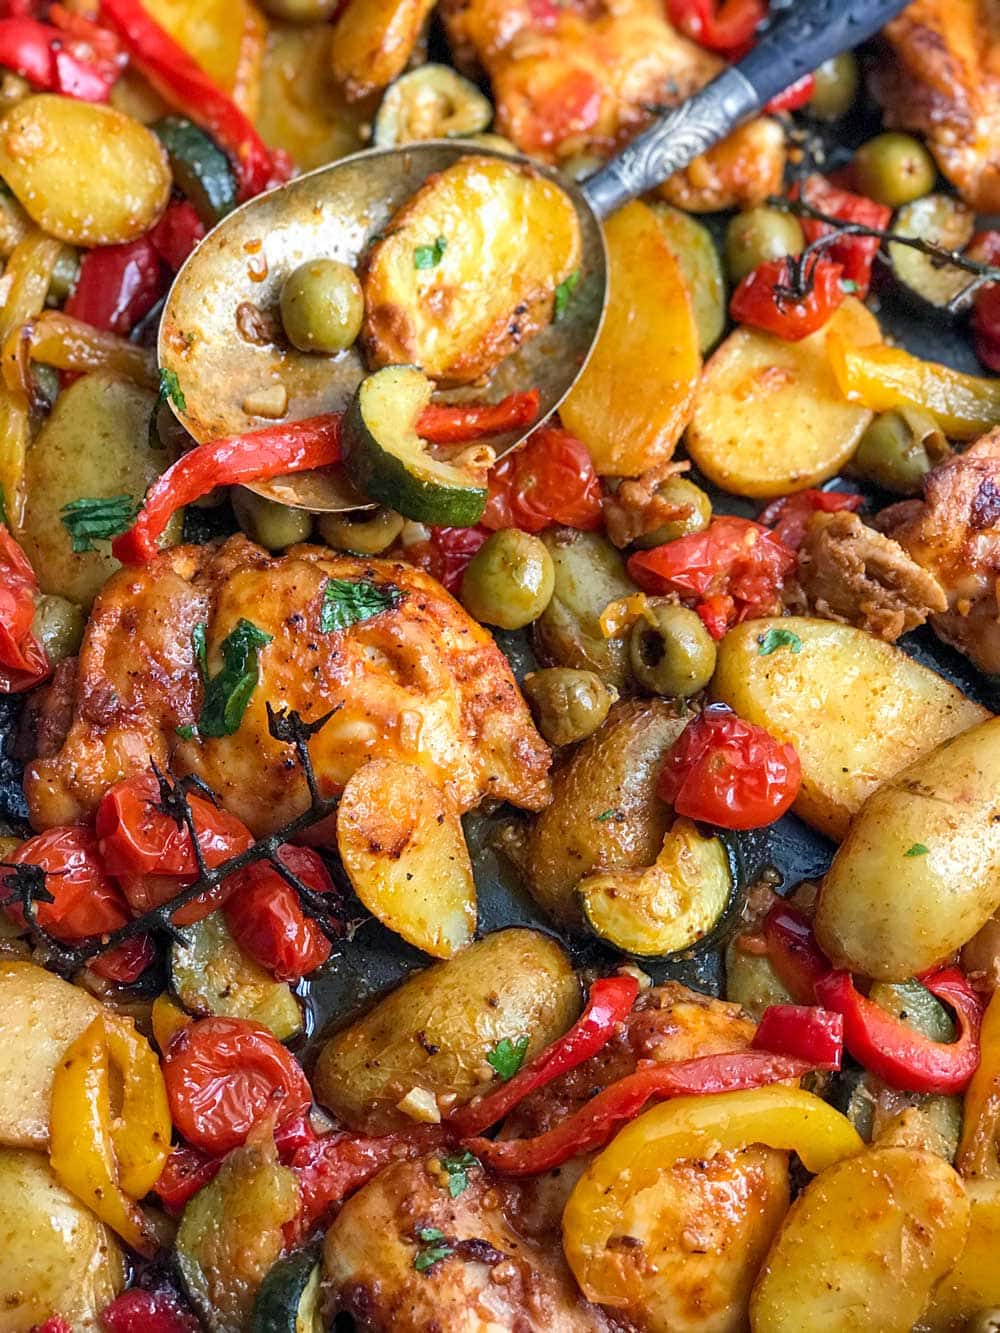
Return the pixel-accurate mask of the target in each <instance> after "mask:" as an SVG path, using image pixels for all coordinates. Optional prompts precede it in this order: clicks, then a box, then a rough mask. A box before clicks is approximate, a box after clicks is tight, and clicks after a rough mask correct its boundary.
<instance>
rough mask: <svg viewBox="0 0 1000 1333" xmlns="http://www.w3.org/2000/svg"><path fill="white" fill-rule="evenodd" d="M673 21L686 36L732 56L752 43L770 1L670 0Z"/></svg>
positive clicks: (670, 16)
mask: <svg viewBox="0 0 1000 1333" xmlns="http://www.w3.org/2000/svg"><path fill="white" fill-rule="evenodd" d="M667 14H668V16H669V18H670V22H671V23H672V24H673V25H674V27H675V28H676V29H677V30H678V32H682V33H683V34H684V36H685V37H689V38H690V39H691V41H693V42H697V43H698V45H699V46H704V47H706V48H707V49H708V50H709V51H718V52H719V54H720V55H724V56H729V57H731V58H734V57H737V56H740V55H742V54H743V53H744V52H745V51H746V50H747V49H748V48H749V47H750V45H751V43H752V41H753V38H754V34H755V33H756V31H757V28H758V25H759V24H760V23H761V21H762V20H763V19H764V18H765V17H766V16H767V3H766V0H667Z"/></svg>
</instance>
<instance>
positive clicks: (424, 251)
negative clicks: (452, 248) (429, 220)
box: [413, 236, 448, 268]
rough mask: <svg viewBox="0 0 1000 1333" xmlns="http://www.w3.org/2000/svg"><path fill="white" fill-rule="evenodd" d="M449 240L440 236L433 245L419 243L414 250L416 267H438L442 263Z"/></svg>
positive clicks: (414, 264) (414, 265)
mask: <svg viewBox="0 0 1000 1333" xmlns="http://www.w3.org/2000/svg"><path fill="white" fill-rule="evenodd" d="M447 244H448V242H447V241H446V240H445V238H444V237H443V236H439V237H438V238H437V240H436V241H435V242H434V244H433V245H418V246H417V248H416V249H415V250H414V252H413V267H414V268H436V267H437V265H438V264H440V262H441V260H442V258H443V256H444V251H445V246H447Z"/></svg>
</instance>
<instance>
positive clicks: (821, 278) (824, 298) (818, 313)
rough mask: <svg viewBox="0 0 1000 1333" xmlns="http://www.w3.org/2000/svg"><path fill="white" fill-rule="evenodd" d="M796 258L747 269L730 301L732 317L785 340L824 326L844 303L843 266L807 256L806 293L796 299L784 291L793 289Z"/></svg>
mask: <svg viewBox="0 0 1000 1333" xmlns="http://www.w3.org/2000/svg"><path fill="white" fill-rule="evenodd" d="M794 262H795V261H794V260H792V259H769V260H767V262H766V263H763V264H758V266H757V267H756V268H755V269H754V270H753V272H751V273H748V274H747V275H746V277H745V278H744V279H743V280H742V282H741V283H740V285H739V286H738V287H737V288H736V290H735V291H734V292H733V295H732V298H731V300H730V302H729V313H730V315H731V316H732V318H733V319H734V320H736V322H737V323H738V324H749V325H750V326H751V327H753V328H755V329H763V330H764V332H765V333H773V334H775V335H776V336H777V337H779V338H784V339H785V340H786V342H799V341H800V339H802V338H807V337H808V336H809V334H810V333H815V332H816V330H817V329H821V328H822V327H823V325H824V324H825V323H826V321H827V320H828V319H829V318H830V316H831V315H832V314H833V312H834V311H835V310H836V309H837V307H838V306H839V305H841V304H842V303H843V300H844V296H845V292H844V289H843V288H842V287H841V285H840V278H841V275H842V273H843V271H844V270H843V269H842V267H841V266H840V264H835V263H834V262H833V260H832V259H823V258H811V259H807V260H806V261H805V270H804V275H803V276H804V283H805V294H804V296H803V297H802V298H801V300H796V299H794V298H793V297H790V296H786V295H784V294H783V293H784V292H785V291H786V290H788V289H794V269H793V265H794Z"/></svg>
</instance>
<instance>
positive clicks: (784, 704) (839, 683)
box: [712, 616, 989, 841]
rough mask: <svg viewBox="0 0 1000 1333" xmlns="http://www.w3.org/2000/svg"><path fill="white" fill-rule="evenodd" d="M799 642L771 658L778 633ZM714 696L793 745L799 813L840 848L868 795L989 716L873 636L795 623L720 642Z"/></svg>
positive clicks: (743, 631) (763, 624)
mask: <svg viewBox="0 0 1000 1333" xmlns="http://www.w3.org/2000/svg"><path fill="white" fill-rule="evenodd" d="M772 629H781V630H782V631H784V632H785V633H787V634H792V635H794V641H793V642H792V643H790V644H786V645H785V646H783V647H781V648H778V649H776V650H775V651H773V652H770V653H766V654H762V653H761V647H762V643H763V640H764V638H765V636H766V635H767V633H768V631H769V630H772ZM712 693H713V694H714V696H715V698H716V699H719V700H721V702H722V703H726V704H728V705H729V706H730V708H732V709H733V710H734V712H737V713H739V715H740V717H743V718H746V720H747V721H748V722H754V723H756V724H757V725H758V726H761V727H765V728H766V729H767V730H768V731H770V732H771V733H772V734H773V735H775V736H777V737H778V738H779V739H781V740H783V741H791V742H792V744H793V745H794V746H795V748H796V750H797V751H798V755H799V758H800V759H801V761H802V790H801V792H800V793H799V796H798V799H797V800H796V802H795V812H796V814H798V815H800V816H801V817H802V818H803V819H804V820H805V821H806V822H807V823H808V824H812V825H813V827H814V828H818V829H819V830H820V831H821V832H822V833H825V834H827V836H828V837H831V838H835V839H836V840H837V841H840V839H842V838H843V837H845V835H846V833H847V826H848V824H849V822H850V820H851V818H852V816H853V815H855V814H856V813H857V812H858V810H859V809H860V808H861V806H862V804H863V802H864V801H865V799H866V797H868V796H869V795H871V793H872V792H873V791H875V789H876V788H877V787H879V786H880V785H881V784H882V783H883V782H885V781H886V780H887V779H889V778H891V777H892V776H893V775H894V774H896V773H898V772H899V771H900V769H902V768H905V767H906V766H907V765H908V764H912V763H914V762H915V761H916V760H917V759H919V758H920V756H921V755H923V754H926V753H927V752H928V751H929V750H931V749H933V748H934V746H935V745H939V744H940V743H941V742H942V741H944V740H947V739H948V737H949V736H954V735H956V734H957V733H958V732H960V731H965V730H966V729H967V728H968V727H971V726H974V725H975V724H976V723H977V722H983V721H985V720H986V719H987V718H988V717H989V712H988V711H987V710H986V709H985V708H981V707H980V706H979V705H978V704H975V703H973V702H972V700H971V699H967V698H966V697H965V695H963V694H962V693H961V691H960V690H957V689H956V688H955V687H954V685H951V684H950V683H949V682H948V681H946V680H945V679H944V678H943V677H941V676H939V675H937V673H936V672H934V671H929V670H928V669H927V667H923V666H921V665H920V664H919V663H918V662H915V661H914V660H913V659H912V658H911V657H908V656H907V655H906V654H905V653H904V652H902V651H901V650H900V649H898V648H894V647H892V646H891V645H890V644H888V643H883V642H882V640H881V639H876V638H875V637H874V635H872V634H868V633H866V632H865V631H864V630H860V629H854V628H852V627H851V626H849V625H839V624H835V623H834V622H833V621H830V620H814V619H811V618H809V617H805V616H785V617H783V618H782V619H780V620H750V621H747V622H746V623H745V624H743V625H737V626H736V628H735V629H732V630H730V631H729V633H728V634H727V635H726V636H725V638H724V639H723V640H722V642H721V643H720V644H719V655H718V662H717V666H716V670H715V676H714V677H713V680H712Z"/></svg>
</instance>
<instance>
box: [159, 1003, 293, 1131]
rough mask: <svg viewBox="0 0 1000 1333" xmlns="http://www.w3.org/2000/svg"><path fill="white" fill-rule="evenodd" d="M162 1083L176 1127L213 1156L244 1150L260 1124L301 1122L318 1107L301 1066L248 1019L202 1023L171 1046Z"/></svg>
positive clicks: (185, 1029) (166, 1056) (182, 1033)
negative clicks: (271, 1116) (313, 1104)
mask: <svg viewBox="0 0 1000 1333" xmlns="http://www.w3.org/2000/svg"><path fill="white" fill-rule="evenodd" d="M162 1064H163V1076H164V1079H165V1080H166V1084H167V1097H168V1098H169V1101H170V1112H171V1115H172V1116H173V1121H174V1124H175V1125H176V1126H177V1129H178V1130H179V1131H180V1133H181V1134H182V1135H183V1136H184V1138H185V1139H187V1141H188V1143H191V1144H193V1145H194V1146H195V1147H196V1148H201V1149H203V1150H204V1151H205V1152H209V1153H225V1152H229V1151H230V1150H231V1149H233V1148H238V1147H239V1145H240V1144H241V1143H243V1142H244V1141H245V1140H246V1137H247V1135H248V1134H249V1133H250V1131H251V1129H253V1127H254V1125H255V1124H257V1122H258V1121H259V1120H262V1119H263V1118H264V1117H265V1116H267V1115H269V1114H271V1113H272V1112H273V1113H274V1114H275V1116H276V1123H278V1124H283V1123H284V1122H285V1121H287V1120H291V1119H294V1118H295V1117H296V1116H300V1115H303V1114H304V1113H305V1111H306V1110H307V1109H308V1107H309V1105H310V1103H311V1102H312V1093H311V1091H310V1088H309V1083H308V1081H307V1080H306V1076H305V1074H304V1073H303V1072H302V1069H301V1067H300V1066H299V1064H298V1063H297V1062H296V1060H295V1058H294V1056H292V1055H291V1054H290V1053H289V1052H288V1051H287V1050H286V1049H285V1048H284V1046H282V1045H281V1043H280V1042H279V1041H277V1040H276V1039H275V1038H274V1037H273V1036H272V1035H271V1033H270V1032H268V1031H267V1029H266V1028H262V1027H260V1026H259V1025H258V1024H257V1023H251V1022H250V1021H249V1020H248V1019H245V1018H202V1019H199V1020H198V1021H197V1022H195V1023H191V1024H189V1025H188V1026H187V1027H186V1028H184V1029H183V1030H182V1031H181V1032H179V1033H178V1034H177V1036H176V1037H175V1038H174V1040H173V1041H172V1042H171V1043H170V1049H169V1050H168V1051H167V1053H166V1055H165V1056H164V1057H163V1061H162Z"/></svg>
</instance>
